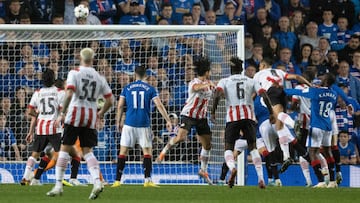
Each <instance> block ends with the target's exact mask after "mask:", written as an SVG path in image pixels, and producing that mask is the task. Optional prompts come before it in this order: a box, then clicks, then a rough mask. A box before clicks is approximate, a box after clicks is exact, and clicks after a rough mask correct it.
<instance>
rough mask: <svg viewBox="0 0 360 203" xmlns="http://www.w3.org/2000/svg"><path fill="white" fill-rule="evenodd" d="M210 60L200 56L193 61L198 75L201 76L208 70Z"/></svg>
mask: <svg viewBox="0 0 360 203" xmlns="http://www.w3.org/2000/svg"><path fill="white" fill-rule="evenodd" d="M210 65H211V62H210V60H209V59H208V58H207V57H200V58H199V59H198V60H197V61H195V62H194V66H195V67H196V68H195V71H196V72H197V74H198V76H203V75H205V73H206V72H207V71H210Z"/></svg>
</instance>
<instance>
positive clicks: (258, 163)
mask: <svg viewBox="0 0 360 203" xmlns="http://www.w3.org/2000/svg"><path fill="white" fill-rule="evenodd" d="M250 155H251V158H252V161H253V163H254V165H255V170H256V174H257V175H258V179H259V181H260V180H264V174H263V168H262V162H261V157H260V154H259V152H258V150H257V149H253V150H251V152H250Z"/></svg>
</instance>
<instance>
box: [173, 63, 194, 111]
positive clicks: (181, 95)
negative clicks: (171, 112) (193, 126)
mask: <svg viewBox="0 0 360 203" xmlns="http://www.w3.org/2000/svg"><path fill="white" fill-rule="evenodd" d="M194 78H195V72H194V69H193V68H192V67H186V69H185V79H184V81H183V82H182V83H180V84H179V86H176V87H174V89H173V97H174V98H175V99H174V100H175V101H174V102H175V106H176V110H177V111H180V110H181V109H182V107H183V106H184V105H185V102H186V99H187V98H188V87H189V82H190V81H191V80H193V79H194Z"/></svg>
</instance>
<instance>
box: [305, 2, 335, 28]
mask: <svg viewBox="0 0 360 203" xmlns="http://www.w3.org/2000/svg"><path fill="white" fill-rule="evenodd" d="M336 1H337V0H317V1H310V11H311V12H310V20H311V21H315V22H316V23H317V24H320V23H322V19H321V18H320V16H322V15H323V12H324V10H329V8H331V7H332V6H335V2H336Z"/></svg>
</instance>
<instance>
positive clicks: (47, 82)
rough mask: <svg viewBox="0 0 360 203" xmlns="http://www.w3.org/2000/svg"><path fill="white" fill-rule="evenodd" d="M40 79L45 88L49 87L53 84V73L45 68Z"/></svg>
mask: <svg viewBox="0 0 360 203" xmlns="http://www.w3.org/2000/svg"><path fill="white" fill-rule="evenodd" d="M41 79H42V81H43V84H44V86H45V87H51V86H53V85H54V83H55V73H54V71H53V70H51V69H49V68H47V69H45V71H44V72H43V73H42V75H41Z"/></svg>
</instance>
